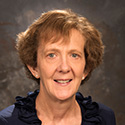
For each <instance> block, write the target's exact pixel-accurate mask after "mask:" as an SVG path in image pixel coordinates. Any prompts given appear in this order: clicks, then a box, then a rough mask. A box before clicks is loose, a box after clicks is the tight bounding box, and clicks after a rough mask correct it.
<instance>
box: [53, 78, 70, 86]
mask: <svg viewBox="0 0 125 125" xmlns="http://www.w3.org/2000/svg"><path fill="white" fill-rule="evenodd" d="M54 81H55V82H56V83H58V84H64V85H67V84H68V83H70V82H71V81H72V79H66V80H64V79H58V80H54Z"/></svg>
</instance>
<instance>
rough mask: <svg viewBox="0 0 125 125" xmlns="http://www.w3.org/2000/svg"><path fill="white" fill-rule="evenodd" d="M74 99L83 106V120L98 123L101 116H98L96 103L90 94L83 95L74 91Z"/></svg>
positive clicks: (100, 120)
mask: <svg viewBox="0 0 125 125" xmlns="http://www.w3.org/2000/svg"><path fill="white" fill-rule="evenodd" d="M76 100H77V101H78V102H79V103H80V104H81V105H82V106H83V110H84V111H83V114H82V115H83V122H86V123H95V124H96V125H97V124H99V125H100V124H101V122H102V118H101V116H99V105H98V103H96V102H92V98H91V96H88V97H83V95H82V94H81V93H80V92H78V93H76Z"/></svg>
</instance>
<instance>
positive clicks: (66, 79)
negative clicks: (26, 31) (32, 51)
mask: <svg viewBox="0 0 125 125" xmlns="http://www.w3.org/2000/svg"><path fill="white" fill-rule="evenodd" d="M63 40H64V39H63V38H61V39H59V40H58V41H57V42H55V43H52V42H48V43H47V44H46V45H45V46H44V48H43V47H42V46H41V45H39V47H38V52H37V67H36V68H35V69H34V70H35V71H33V72H35V73H33V72H32V71H31V72H32V73H33V75H34V76H35V74H37V78H40V89H41V91H42V94H44V96H49V97H51V98H55V99H59V100H65V99H68V98H70V97H73V96H74V95H75V93H76V92H77V91H78V88H79V86H80V84H81V80H82V77H85V75H86V74H85V73H84V69H85V64H86V61H85V54H84V46H85V38H84V37H83V36H82V34H81V33H80V32H79V31H77V30H75V29H72V30H71V31H70V35H69V39H68V42H66V43H63Z"/></svg>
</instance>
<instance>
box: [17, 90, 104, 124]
mask: <svg viewBox="0 0 125 125" xmlns="http://www.w3.org/2000/svg"><path fill="white" fill-rule="evenodd" d="M38 93H39V90H36V91H35V92H30V93H28V96H27V97H20V96H17V97H16V103H15V106H16V108H18V109H19V112H18V115H19V119H20V120H22V121H24V122H26V123H29V124H35V123H39V124H41V121H40V120H39V119H38V117H37V114H36V109H35V100H36V97H37V95H38ZM76 100H77V101H78V103H79V104H80V105H82V107H83V114H82V115H83V116H82V117H83V122H86V123H95V124H96V125H97V124H100V123H101V121H102V118H101V116H99V105H98V103H96V102H92V99H91V96H88V97H83V96H82V94H81V93H80V92H78V93H76Z"/></svg>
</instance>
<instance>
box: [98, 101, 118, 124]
mask: <svg viewBox="0 0 125 125" xmlns="http://www.w3.org/2000/svg"><path fill="white" fill-rule="evenodd" d="M97 104H98V105H99V111H98V113H99V115H100V116H101V118H102V120H103V121H104V122H105V124H106V125H115V124H116V123H115V114H114V111H113V110H112V109H111V108H109V107H107V106H106V105H104V104H101V103H97Z"/></svg>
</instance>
